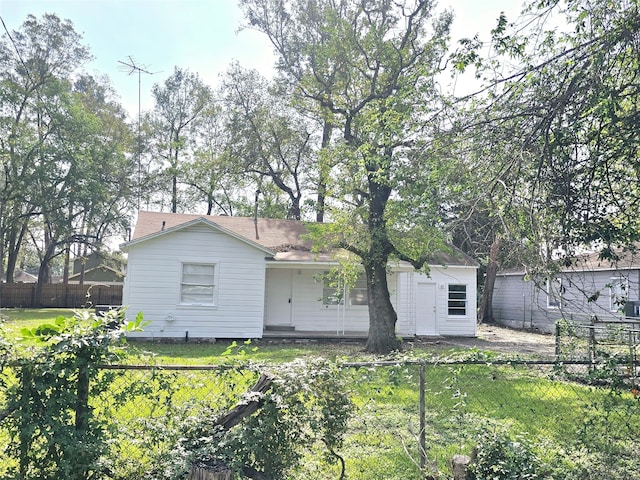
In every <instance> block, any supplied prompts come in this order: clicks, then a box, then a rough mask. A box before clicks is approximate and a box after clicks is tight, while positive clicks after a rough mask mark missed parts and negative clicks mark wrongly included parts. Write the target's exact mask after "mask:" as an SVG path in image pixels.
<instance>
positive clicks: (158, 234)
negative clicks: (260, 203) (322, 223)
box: [122, 212, 477, 338]
mask: <svg viewBox="0 0 640 480" xmlns="http://www.w3.org/2000/svg"><path fill="white" fill-rule="evenodd" d="M305 233H306V228H305V225H304V223H303V222H299V221H295V220H275V219H262V218H258V219H253V218H246V217H227V216H198V215H185V214H171V213H158V212H140V213H139V216H138V221H137V224H136V228H135V232H134V235H133V238H132V240H131V241H130V242H127V243H126V244H123V245H122V249H123V250H124V251H125V252H126V253H127V254H128V265H127V274H126V277H125V285H124V292H123V296H124V298H123V304H124V305H126V306H127V307H128V313H129V315H135V314H137V312H143V314H144V317H145V319H146V320H149V321H151V324H150V325H149V326H148V327H147V328H146V329H145V332H143V333H141V334H139V335H140V336H145V337H154V338H158V337H160V338H164V337H167V338H186V337H188V338H260V337H262V336H263V335H265V334H267V335H268V334H270V333H273V332H290V334H293V335H296V334H299V335H301V336H304V335H308V334H314V333H323V334H330V335H337V336H340V335H346V334H362V335H366V333H367V332H368V328H369V313H368V298H367V292H366V285H365V284H364V283H363V280H362V279H359V280H358V281H356V284H355V285H352V286H350V288H348V289H346V288H344V287H341V286H340V285H339V284H336V283H335V282H329V281H328V277H327V274H328V272H329V271H331V269H332V268H333V267H335V266H337V265H338V261H337V260H336V259H335V257H334V256H332V255H331V254H328V253H327V254H316V253H313V252H311V248H310V247H311V245H310V243H309V242H308V241H307V240H305V239H304V234H305ZM438 260H439V261H437V262H435V261H434V262H433V265H432V266H431V269H430V274H429V275H428V276H427V275H425V274H423V273H418V272H416V271H414V269H413V268H412V267H411V266H410V265H408V264H401V263H398V264H396V265H391V266H390V271H389V272H390V273H389V278H388V280H389V285H390V289H391V296H392V302H393V305H394V307H395V309H396V311H397V313H398V323H397V331H398V334H399V335H403V336H416V335H461V336H475V334H476V269H477V264H476V263H475V262H474V261H473V260H471V259H470V258H468V257H466V256H465V255H463V254H462V253H461V252H457V251H454V253H453V254H449V255H444V254H443V255H440V256H439V257H438Z"/></svg>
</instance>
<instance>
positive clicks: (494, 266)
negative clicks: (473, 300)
mask: <svg viewBox="0 0 640 480" xmlns="http://www.w3.org/2000/svg"><path fill="white" fill-rule="evenodd" d="M499 252H500V239H499V238H498V237H496V238H495V239H494V240H493V243H492V244H491V248H490V249H489V263H488V264H487V275H486V276H485V279H484V289H483V290H482V300H481V302H480V312H478V320H479V322H480V323H491V322H493V306H492V304H493V288H494V286H495V284H496V275H497V273H498V253H499Z"/></svg>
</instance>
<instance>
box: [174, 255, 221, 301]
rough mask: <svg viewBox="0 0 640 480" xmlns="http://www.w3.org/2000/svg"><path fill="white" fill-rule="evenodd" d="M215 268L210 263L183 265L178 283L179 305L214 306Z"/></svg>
mask: <svg viewBox="0 0 640 480" xmlns="http://www.w3.org/2000/svg"><path fill="white" fill-rule="evenodd" d="M215 273H216V266H215V264H212V263H183V264H182V278H181V281H180V303H184V304H189V305H214V304H215V289H216V285H215Z"/></svg>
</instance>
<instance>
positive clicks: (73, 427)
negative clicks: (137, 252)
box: [4, 311, 143, 480]
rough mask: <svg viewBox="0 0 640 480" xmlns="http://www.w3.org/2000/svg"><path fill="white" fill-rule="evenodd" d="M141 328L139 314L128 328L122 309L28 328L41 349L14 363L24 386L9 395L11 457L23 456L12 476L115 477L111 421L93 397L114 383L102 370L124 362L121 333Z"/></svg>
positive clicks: (15, 387)
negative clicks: (109, 431) (97, 408)
mask: <svg viewBox="0 0 640 480" xmlns="http://www.w3.org/2000/svg"><path fill="white" fill-rule="evenodd" d="M142 323H143V322H142V316H141V315H139V316H138V318H137V319H136V320H135V321H132V322H127V323H125V322H124V312H118V311H113V312H109V313H107V314H106V315H105V316H100V317H99V316H96V315H95V314H89V313H87V312H85V313H78V314H77V315H76V316H75V317H72V318H65V317H58V318H56V319H55V320H54V321H53V322H49V323H45V324H42V325H40V326H37V327H34V328H23V329H22V331H21V333H22V335H23V337H24V338H25V339H27V340H31V341H34V342H37V343H38V344H39V345H38V346H34V347H31V348H30V351H28V352H27V353H26V354H23V355H21V356H20V357H18V358H15V359H14V365H15V368H16V369H17V372H18V373H17V375H18V382H14V383H13V385H11V386H10V388H8V390H7V391H6V405H5V406H4V410H5V411H6V412H10V414H9V415H8V418H7V419H6V426H7V427H8V430H9V432H10V434H11V439H12V441H11V442H10V444H9V445H8V446H7V453H8V454H9V455H11V456H13V457H14V458H17V459H18V465H16V466H15V467H14V468H12V469H11V470H10V471H9V473H8V476H7V477H6V478H12V479H13V478H15V479H24V478H29V479H34V480H44V479H51V478H68V479H73V480H86V479H100V478H107V477H108V476H109V474H108V472H109V463H108V461H107V456H106V453H107V448H108V438H107V435H106V427H107V425H106V421H107V420H106V419H104V418H103V419H98V418H97V417H96V416H95V415H94V414H93V408H92V407H91V405H90V404H89V398H90V397H92V396H95V395H99V394H100V393H103V392H106V391H107V390H108V388H109V384H110V382H109V377H107V376H101V375H99V370H98V369H97V368H96V367H97V366H98V365H99V364H102V363H106V362H109V361H112V360H115V359H118V358H121V355H122V349H121V348H120V347H122V342H123V334H124V333H125V332H126V331H133V330H138V329H139V328H140V327H141V326H142Z"/></svg>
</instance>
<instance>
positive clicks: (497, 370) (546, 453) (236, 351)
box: [2, 309, 640, 480]
mask: <svg viewBox="0 0 640 480" xmlns="http://www.w3.org/2000/svg"><path fill="white" fill-rule="evenodd" d="M70 313H71V311H69V310H64V311H61V310H54V309H43V310H2V315H3V316H4V317H5V318H6V321H5V325H4V330H5V332H6V335H7V336H8V337H9V338H12V337H13V338H15V336H17V335H18V333H19V330H20V327H21V326H29V327H33V326H36V325H38V324H40V323H43V322H45V321H50V320H52V319H55V318H56V317H57V316H58V315H69V314H70ZM129 345H130V347H131V349H132V354H131V355H130V356H129V359H128V363H136V364H137V363H152V364H154V365H161V366H164V368H161V369H158V370H144V371H143V370H130V371H129V370H126V371H119V372H115V373H106V374H109V375H113V376H114V383H113V384H112V389H111V391H110V395H109V396H108V397H106V398H101V399H96V403H95V408H96V411H101V410H104V411H105V412H109V414H108V415H110V416H112V417H113V418H115V419H118V422H120V423H121V425H122V426H123V427H122V431H121V436H122V438H121V442H120V443H118V445H117V447H114V448H118V449H119V456H118V457H119V458H120V460H119V462H120V461H121V462H122V468H123V469H126V468H128V465H130V464H133V463H135V462H139V463H138V464H139V465H144V464H145V463H144V462H145V460H144V459H137V460H135V461H134V459H133V457H135V456H136V455H142V456H144V454H143V450H141V448H140V445H141V444H142V445H151V446H152V447H153V448H166V445H163V444H162V442H161V441H159V440H158V437H157V436H156V437H154V436H153V433H149V431H148V428H149V426H150V425H154V424H153V422H154V421H155V420H154V419H158V418H160V419H162V418H165V417H166V421H167V422H169V421H172V420H171V419H172V418H173V417H174V416H175V415H173V414H172V410H170V409H172V408H178V409H181V408H183V405H187V406H188V405H192V406H197V404H198V402H204V403H205V404H207V405H210V406H216V405H217V406H221V405H223V404H227V403H229V404H233V403H234V402H235V401H236V399H237V398H238V397H239V395H240V393H241V392H242V391H244V390H246V388H247V386H248V385H250V384H251V383H252V382H253V381H254V378H255V373H251V374H248V373H242V372H241V371H239V370H238V371H236V374H237V375H238V376H237V378H236V377H234V376H233V375H234V373H233V372H231V373H222V372H221V371H220V372H217V371H204V370H203V371H187V372H185V371H180V370H172V369H170V368H167V367H168V366H169V365H192V366H194V365H209V366H210V365H220V364H223V363H228V362H234V363H238V362H240V363H244V362H251V363H254V364H255V363H258V364H265V365H269V364H272V363H283V362H288V361H291V360H294V359H296V358H303V357H311V356H314V357H315V356H323V357H325V358H330V359H333V360H337V361H339V362H356V361H358V362H366V361H368V360H374V358H373V357H371V356H369V355H367V354H365V353H364V351H363V349H364V344H362V343H338V342H336V343H328V342H322V343H315V342H305V343H296V342H289V343H280V344H276V343H272V342H269V341H260V340H257V341H254V342H252V343H247V344H245V343H243V342H242V341H238V342H237V343H236V344H235V345H234V344H232V343H231V342H230V341H224V342H216V343H184V342H179V343H156V342H140V341H132V342H130V343H129ZM466 352H468V351H466ZM459 353H460V352H456V351H452V350H451V349H448V348H447V349H446V350H443V349H442V347H437V346H435V345H429V344H423V345H421V346H420V348H419V349H416V350H413V351H410V352H405V354H404V355H405V357H404V358H406V359H409V360H414V361H415V360H416V359H420V358H423V359H429V364H428V365H427V367H426V372H425V373H426V388H425V404H426V405H425V406H426V421H427V423H426V430H425V435H426V438H427V461H428V465H435V466H434V467H433V471H434V472H435V470H439V471H440V472H441V474H443V475H448V474H450V471H449V466H448V462H449V459H450V458H451V456H452V455H454V454H457V453H464V454H469V453H470V452H471V449H472V447H473V446H474V445H475V442H476V439H477V436H478V435H479V434H480V433H481V432H483V431H486V430H487V429H488V428H489V429H495V428H497V426H501V427H505V428H508V429H510V430H511V431H512V432H514V433H518V434H526V435H527V437H528V439H529V440H530V441H531V442H532V443H534V444H538V445H539V453H540V456H542V457H543V458H545V459H553V458H554V456H557V454H558V453H559V452H562V450H563V449H564V448H565V447H567V446H568V445H574V446H575V445H580V446H581V447H580V448H581V449H582V450H581V453H580V455H581V456H580V458H579V460H580V461H586V460H585V458H587V459H589V458H591V457H589V455H596V454H597V453H598V452H595V453H594V452H591V451H590V450H589V449H590V448H591V449H597V448H600V447H598V445H602V442H603V439H604V442H605V443H604V444H605V445H607V448H610V447H611V446H612V445H621V446H622V448H627V450H629V449H630V448H631V447H630V445H632V443H629V441H628V437H629V435H633V432H637V431H638V430H640V419H639V415H638V403H639V402H638V401H637V400H635V399H634V398H633V396H632V395H631V393H629V392H627V393H625V392H622V393H620V394H616V395H613V396H612V395H609V394H608V393H607V391H606V390H604V389H596V388H593V387H587V386H583V385H578V384H575V383H572V382H566V381H562V380H561V379H557V378H554V371H553V369H552V368H551V367H549V366H544V365H542V366H538V367H533V368H532V367H529V366H524V365H504V364H501V365H491V364H480V365H477V364H466V365H458V364H447V363H446V360H445V357H448V358H450V357H451V356H455V355H457V354H459ZM475 353H476V354H477V356H478V357H483V356H486V358H494V356H493V355H492V353H491V352H486V354H485V353H484V352H475ZM437 358H439V359H440V360H439V362H433V359H437ZM418 368H419V367H418V365H416V364H403V363H402V362H401V361H399V362H398V365H397V366H389V365H388V366H385V367H375V368H374V367H345V368H343V370H342V371H343V372H344V375H347V376H348V385H349V389H350V391H351V392H352V398H353V402H354V404H355V406H356V415H355V417H354V418H353V420H352V422H351V424H350V426H349V432H348V435H347V438H346V442H345V445H344V447H343V450H342V451H341V452H340V453H341V454H342V455H343V456H344V457H345V461H346V465H347V473H348V477H349V478H350V479H352V480H373V479H376V480H377V479H390V480H395V479H398V480H399V479H403V480H404V479H407V480H410V479H418V478H420V474H419V470H418V468H417V466H416V462H417V460H418V458H419V455H418V449H417V431H418V430H419V415H418V414H419V388H418V378H419V371H418ZM118 398H119V399H120V401H119V402H116V401H115V400H116V399H118ZM188 408H191V407H188ZM185 412H187V410H185V411H184V412H183V413H185ZM185 414H186V413H185ZM145 418H146V420H144V419H145ZM140 420H144V422H143V423H139V421H140ZM145 422H146V423H145ZM149 422H151V423H149ZM138 427H139V428H138ZM155 428H162V425H161V424H160V425H159V424H158V423H157V421H156V424H155ZM145 429H147V430H145ZM603 432H604V433H603ZM608 432H616V435H618V438H617V439H614V440H612V441H611V442H608V443H607V440H606V438H607V437H606V435H608V434H609V433H608ZM620 432H623V433H624V435H625V437H623V438H620V436H619V434H620ZM628 432H630V434H629V433H628ZM138 436H141V437H138ZM141 442H142V443H141ZM614 442H617V443H614ZM616 448H618V447H617V446H616ZM611 452H614V453H615V455H613V454H611V457H612V458H614V457H615V458H617V455H619V451H618V450H615V449H612V450H611ZM127 459H129V460H127ZM318 459H319V456H318V455H317V454H314V455H311V456H310V457H309V458H307V459H306V460H305V466H306V467H307V469H308V470H307V471H306V473H303V474H300V476H296V477H295V479H302V478H329V477H331V478H337V475H336V472H335V470H333V471H331V469H329V470H327V469H326V467H325V466H322V465H321V462H319V461H318ZM600 460H601V459H600V457H597V460H594V462H596V461H599V462H600V463H602V462H601V461H600ZM132 462H133V463H132ZM141 468H142V467H141ZM309 469H312V470H313V471H314V472H315V473H314V474H313V477H309V476H308V475H309V473H308V472H309V471H310V470H309ZM611 475H612V476H610V477H606V476H602V477H592V478H599V479H602V480H605V479H606V480H609V479H611V480H612V479H613V478H618V477H619V475H620V472H617V473H616V474H615V475H618V477H616V476H615V475H614V474H611ZM134 476H135V475H134ZM128 478H132V477H128ZM441 478H446V476H445V477H441ZM500 478H502V477H500ZM557 478H561V477H557ZM566 478H569V477H566ZM572 478H576V477H572ZM577 478H580V477H577ZM590 478H591V477H590ZM619 478H622V477H619ZM624 478H629V479H634V480H635V479H638V478H640V477H639V476H637V473H636V472H635V471H634V473H633V474H632V475H630V476H627V477H624Z"/></svg>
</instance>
